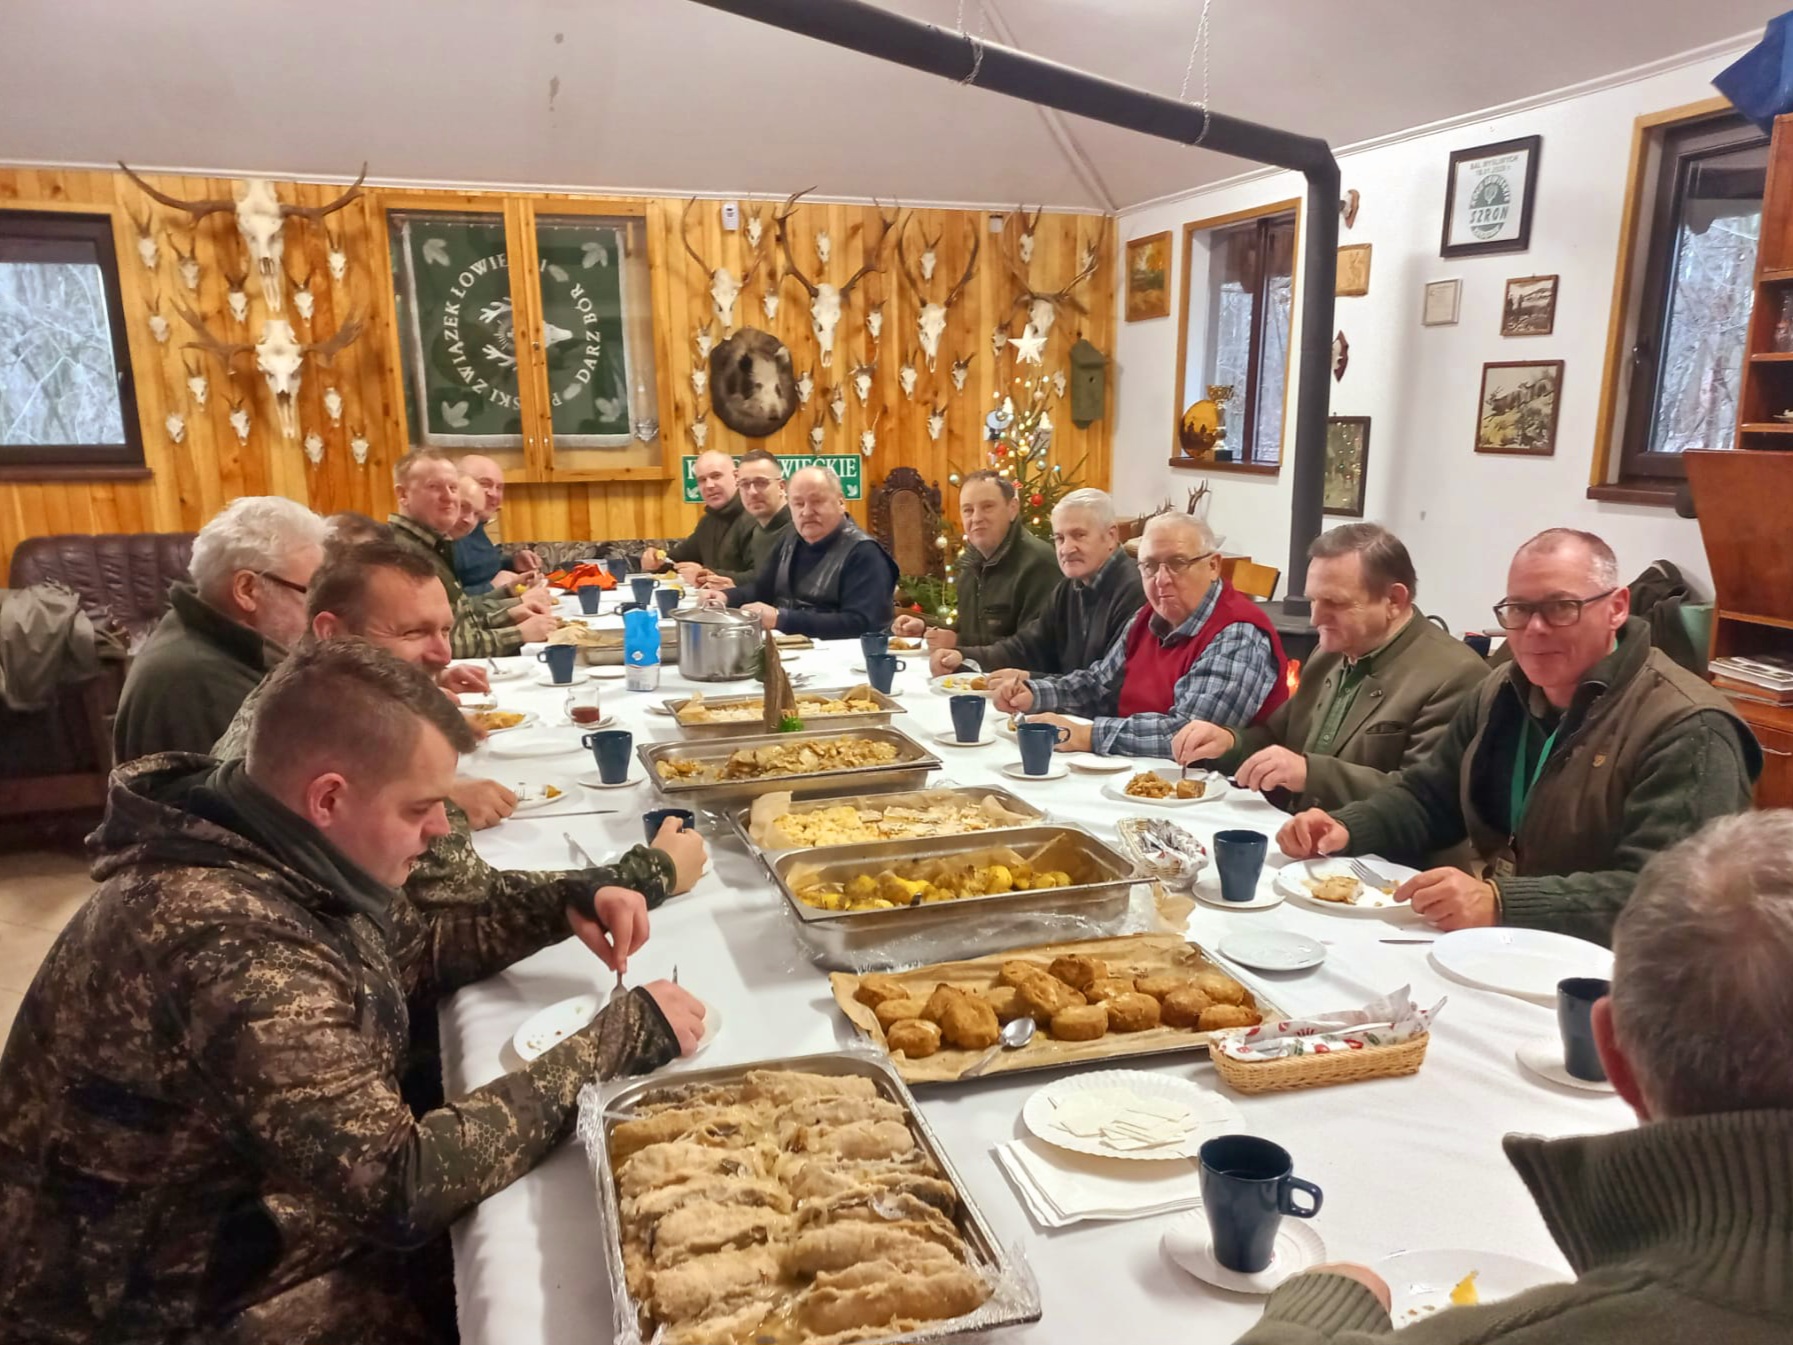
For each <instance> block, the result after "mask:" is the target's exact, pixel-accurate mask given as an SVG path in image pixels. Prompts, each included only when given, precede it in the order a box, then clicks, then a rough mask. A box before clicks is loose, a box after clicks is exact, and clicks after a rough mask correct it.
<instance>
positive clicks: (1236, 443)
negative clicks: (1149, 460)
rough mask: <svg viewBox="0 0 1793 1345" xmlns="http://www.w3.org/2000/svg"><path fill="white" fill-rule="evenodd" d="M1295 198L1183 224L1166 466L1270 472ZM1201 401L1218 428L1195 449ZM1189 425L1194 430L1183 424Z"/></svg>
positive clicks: (1285, 375)
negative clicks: (1172, 440)
mask: <svg viewBox="0 0 1793 1345" xmlns="http://www.w3.org/2000/svg"><path fill="white" fill-rule="evenodd" d="M1294 204H1295V203H1294V202H1280V203H1278V204H1276V205H1273V206H1268V207H1265V208H1264V209H1262V210H1260V211H1253V212H1247V213H1246V214H1244V215H1233V216H1226V217H1223V218H1221V219H1218V220H1198V221H1196V222H1195V223H1193V224H1189V225H1185V226H1184V230H1183V237H1184V268H1183V312H1182V333H1181V338H1180V342H1179V345H1180V357H1179V359H1178V362H1177V363H1178V369H1177V415H1178V444H1177V456H1174V457H1173V458H1172V463H1173V465H1178V466H1200V467H1202V468H1204V469H1206V468H1209V467H1216V468H1220V469H1222V470H1225V469H1227V468H1228V467H1229V466H1231V467H1232V468H1233V469H1235V470H1243V471H1252V472H1262V473H1275V472H1276V471H1277V470H1278V469H1279V468H1280V466H1281V463H1282V439H1283V419H1284V409H1285V403H1286V400H1287V394H1288V380H1289V334H1290V328H1291V325H1292V320H1293V315H1294V297H1295V253H1296V247H1297V228H1296V215H1295V209H1294ZM1204 399H1207V400H1210V401H1212V402H1213V403H1214V404H1215V407H1216V413H1217V414H1216V415H1215V417H1214V418H1216V419H1217V420H1218V422H1219V430H1220V432H1219V434H1218V436H1217V437H1216V438H1215V439H1214V442H1213V446H1212V449H1211V450H1208V449H1205V448H1204V447H1203V444H1202V441H1203V439H1204V438H1205V437H1206V436H1205V435H1204V434H1203V433H1202V432H1201V431H1202V424H1203V413H1202V412H1201V411H1200V410H1194V411H1193V413H1192V408H1196V407H1197V405H1198V403H1200V402H1202V401H1203V400H1204ZM1191 427H1193V428H1191Z"/></svg>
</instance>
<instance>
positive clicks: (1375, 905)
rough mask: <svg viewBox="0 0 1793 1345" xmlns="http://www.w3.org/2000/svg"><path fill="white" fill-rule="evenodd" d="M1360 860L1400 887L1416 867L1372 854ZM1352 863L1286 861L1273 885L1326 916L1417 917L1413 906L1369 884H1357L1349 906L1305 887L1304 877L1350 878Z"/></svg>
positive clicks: (1316, 860)
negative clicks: (1389, 860)
mask: <svg viewBox="0 0 1793 1345" xmlns="http://www.w3.org/2000/svg"><path fill="white" fill-rule="evenodd" d="M1362 860H1363V862H1364V863H1365V864H1367V865H1369V866H1370V868H1371V869H1373V870H1375V871H1376V872H1377V873H1379V874H1381V875H1382V876H1383V877H1384V878H1387V879H1388V880H1389V881H1390V882H1392V883H1394V884H1395V885H1396V886H1397V887H1399V886H1400V885H1401V884H1402V883H1404V882H1406V881H1407V880H1408V879H1409V878H1412V877H1415V876H1416V875H1417V874H1418V873H1419V870H1418V869H1410V868H1408V867H1406V865H1404V864H1391V863H1389V862H1388V860H1386V859H1378V858H1377V857H1376V856H1374V855H1364V856H1363V857H1362ZM1352 876H1353V874H1352V873H1351V865H1350V864H1349V862H1347V861H1346V860H1343V859H1303V860H1297V861H1296V862H1295V863H1293V864H1285V865H1283V867H1282V868H1281V869H1280V870H1279V871H1278V873H1277V875H1276V887H1277V890H1278V891H1280V892H1281V893H1282V894H1283V895H1284V896H1285V897H1292V898H1293V899H1294V900H1295V901H1296V902H1298V903H1299V904H1300V905H1303V906H1306V907H1308V908H1309V909H1310V910H1315V911H1325V912H1326V913H1327V914H1329V915H1359V916H1366V915H1367V916H1371V917H1375V918H1379V919H1384V920H1387V919H1407V920H1418V919H1419V917H1418V916H1416V915H1414V913H1413V908H1412V907H1410V906H1408V905H1407V904H1406V903H1405V902H1400V901H1396V900H1395V899H1394V898H1393V897H1391V896H1389V895H1388V894H1387V893H1386V892H1382V891H1379V890H1377V889H1376V888H1373V887H1371V886H1370V885H1369V884H1368V883H1359V885H1358V893H1357V900H1356V901H1355V902H1352V903H1351V904H1349V905H1346V904H1345V903H1343V902H1337V901H1321V900H1320V899H1319V898H1318V897H1316V896H1315V895H1314V894H1313V893H1312V892H1310V891H1309V890H1308V886H1307V880H1308V879H1310V878H1312V879H1314V880H1316V881H1318V880H1320V879H1324V878H1334V877H1342V878H1350V877H1352Z"/></svg>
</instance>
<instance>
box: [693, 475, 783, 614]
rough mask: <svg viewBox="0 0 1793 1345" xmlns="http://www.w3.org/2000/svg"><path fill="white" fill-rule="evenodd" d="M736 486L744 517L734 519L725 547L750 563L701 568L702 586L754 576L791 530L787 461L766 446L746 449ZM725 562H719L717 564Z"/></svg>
mask: <svg viewBox="0 0 1793 1345" xmlns="http://www.w3.org/2000/svg"><path fill="white" fill-rule="evenodd" d="M735 489H736V490H737V491H738V492H739V493H740V497H741V517H740V518H738V519H736V520H735V526H734V528H733V529H732V532H731V536H730V537H729V538H728V539H727V544H726V545H725V546H724V547H723V551H724V553H725V554H728V553H738V554H740V555H742V556H745V557H746V559H747V564H746V565H745V566H743V567H742V568H740V569H738V570H730V569H714V570H712V569H704V570H701V571H699V572H698V576H697V582H698V584H699V585H700V586H701V587H703V588H733V587H734V586H735V585H736V584H741V583H745V582H746V581H747V580H749V579H751V578H753V576H754V575H756V574H758V573H759V568H760V566H761V565H763V564H765V563H766V558H767V557H768V556H770V555H771V554H772V552H773V551H774V550H775V549H776V548H777V546H778V544H779V542H781V541H782V540H784V535H785V534H786V533H787V532H789V531H790V530H791V507H790V505H789V504H788V503H786V500H785V493H784V464H783V463H781V462H779V460H778V459H777V458H776V457H774V456H773V455H772V454H770V453H768V452H766V450H765V449H763V448H754V449H749V450H748V451H747V452H745V453H743V454H742V455H741V465H740V466H739V467H737V468H736V469H735ZM722 563H723V562H721V561H718V562H717V564H718V565H721V564H722Z"/></svg>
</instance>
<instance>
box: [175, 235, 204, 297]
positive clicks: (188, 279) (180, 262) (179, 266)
mask: <svg viewBox="0 0 1793 1345" xmlns="http://www.w3.org/2000/svg"><path fill="white" fill-rule="evenodd" d="M168 246H169V248H170V249H171V250H172V251H173V253H174V269H175V270H177V271H179V272H180V276H181V284H183V285H185V286H186V287H187V292H188V293H189V294H191V293H192V292H193V291H194V290H196V289H198V288H199V257H198V256H197V253H198V252H199V244H198V242H197V241H195V242H194V244H193V250H192V251H191V252H182V251H181V245H180V244H179V243H177V242H175V241H174V235H173V234H169V235H168Z"/></svg>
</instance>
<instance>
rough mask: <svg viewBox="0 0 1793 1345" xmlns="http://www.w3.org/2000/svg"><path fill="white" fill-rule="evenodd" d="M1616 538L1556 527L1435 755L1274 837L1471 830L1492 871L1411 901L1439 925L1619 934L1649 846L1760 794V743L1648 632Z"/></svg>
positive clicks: (1395, 852) (1444, 883)
mask: <svg viewBox="0 0 1793 1345" xmlns="http://www.w3.org/2000/svg"><path fill="white" fill-rule="evenodd" d="M1630 612H1631V595H1630V593H1629V591H1628V590H1627V589H1625V588H1624V587H1623V586H1622V585H1621V584H1620V583H1619V565H1618V560H1617V558H1616V557H1615V556H1614V555H1613V553H1612V548H1611V547H1609V546H1607V544H1606V543H1605V542H1603V541H1601V540H1600V539H1599V538H1598V537H1595V536H1594V535H1593V534H1591V533H1586V532H1577V531H1574V530H1572V529H1569V528H1552V529H1550V530H1548V531H1546V532H1541V533H1539V534H1538V535H1537V536H1536V537H1534V538H1532V539H1531V540H1530V541H1529V542H1527V543H1526V544H1525V545H1524V546H1522V547H1520V548H1519V552H1518V554H1517V555H1516V556H1514V557H1513V563H1512V566H1511V568H1510V569H1509V570H1508V572H1507V596H1506V598H1505V599H1503V600H1502V601H1501V602H1499V603H1497V604H1496V605H1495V608H1494V614H1495V618H1496V620H1498V621H1499V622H1500V625H1501V628H1502V629H1503V630H1505V631H1506V632H1507V638H1508V640H1509V642H1510V643H1511V645H1512V650H1513V662H1512V663H1511V664H1510V665H1508V666H1507V667H1505V668H1503V669H1501V670H1500V671H1498V672H1496V673H1495V674H1494V675H1493V676H1492V677H1490V678H1489V679H1488V680H1487V682H1485V683H1484V684H1483V686H1482V688H1481V690H1480V691H1479V692H1478V693H1477V694H1476V695H1475V696H1474V697H1472V698H1470V699H1469V700H1467V701H1465V702H1464V704H1463V707H1462V708H1461V709H1460V710H1459V711H1458V713H1457V717H1456V718H1455V719H1454V720H1453V721H1452V723H1451V726H1450V729H1449V731H1448V732H1447V733H1446V734H1445V736H1444V738H1443V739H1442V740H1441V741H1440V742H1439V744H1438V746H1437V747H1436V748H1435V749H1434V750H1433V752H1432V753H1431V754H1430V755H1429V756H1427V757H1426V759H1425V760H1423V761H1421V762H1419V763H1417V764H1415V765H1414V766H1412V767H1410V768H1409V769H1408V770H1406V771H1404V772H1403V773H1402V775H1401V778H1400V779H1399V780H1397V781H1396V782H1394V783H1393V784H1391V785H1389V786H1387V787H1386V788H1384V789H1381V790H1379V791H1378V792H1377V793H1375V794H1373V795H1372V796H1370V797H1369V798H1367V799H1363V800H1361V801H1359V802H1357V803H1352V804H1349V805H1347V806H1346V807H1344V808H1341V809H1339V810H1338V812H1337V813H1335V814H1328V813H1326V812H1323V811H1321V810H1319V809H1310V810H1309V811H1307V812H1303V813H1298V814H1297V815H1296V816H1295V817H1293V818H1291V819H1290V820H1289V822H1288V823H1287V824H1286V825H1285V826H1284V827H1283V829H1282V831H1281V832H1280V833H1279V834H1278V836H1277V841H1278V843H1279V844H1280V845H1281V846H1282V848H1283V850H1284V851H1285V852H1286V853H1287V854H1289V855H1291V856H1293V857H1294V858H1296V859H1311V858H1314V857H1316V856H1319V855H1341V854H1342V855H1361V854H1378V855H1385V856H1387V857H1388V858H1390V859H1393V860H1408V861H1417V862H1420V863H1423V862H1424V860H1423V856H1425V855H1428V854H1432V853H1434V852H1436V851H1439V850H1443V849H1445V848H1447V847H1449V846H1451V845H1454V844H1456V843H1458V842H1460V841H1462V840H1464V839H1467V840H1468V841H1469V843H1470V846H1471V847H1472V849H1473V850H1474V851H1475V852H1476V855H1477V857H1478V863H1477V865H1476V867H1477V870H1478V874H1477V875H1471V874H1468V873H1464V872H1463V871H1462V870H1460V869H1453V868H1434V869H1428V870H1427V871H1425V872H1424V873H1421V874H1420V875H1419V876H1418V877H1415V878H1412V879H1410V880H1409V881H1407V882H1406V883H1404V884H1402V885H1401V887H1400V888H1398V889H1397V890H1396V892H1395V898H1396V899H1397V900H1399V901H1406V902H1411V903H1412V905H1413V909H1414V910H1415V911H1416V912H1418V913H1419V914H1420V915H1421V916H1423V917H1424V918H1425V919H1426V920H1427V921H1428V922H1429V923H1430V924H1433V925H1435V926H1437V927H1438V928H1439V929H1442V930H1447V931H1448V930H1458V929H1472V928H1476V927H1479V926H1486V925H1495V924H1507V925H1517V926H1523V927H1527V928H1532V929H1547V930H1555V931H1558V932H1560V933H1564V934H1572V935H1575V936H1577V937H1579V938H1584V939H1592V940H1594V941H1596V942H1599V943H1608V942H1609V941H1610V940H1611V937H1612V927H1613V922H1614V920H1616V919H1617V918H1618V915H1619V912H1620V911H1621V910H1623V909H1624V906H1625V903H1626V902H1627V901H1628V900H1629V899H1630V897H1631V892H1632V889H1633V887H1634V886H1635V885H1636V882H1637V875H1638V872H1639V870H1641V869H1642V868H1643V866H1644V864H1645V863H1646V862H1647V861H1648V860H1649V858H1650V857H1651V856H1652V855H1654V854H1656V853H1658V852H1659V851H1662V850H1666V849H1667V848H1668V847H1670V846H1672V845H1675V844H1676V843H1678V842H1679V841H1681V840H1683V839H1685V838H1686V837H1688V836H1690V835H1692V834H1693V833H1694V832H1695V831H1698V830H1699V829H1700V827H1701V826H1702V825H1704V824H1705V823H1706V822H1708V821H1710V820H1711V819H1713V818H1715V817H1721V816H1724V815H1726V814H1728V813H1739V812H1743V811H1745V810H1747V809H1748V808H1749V806H1750V790H1751V786H1752V783H1753V782H1754V780H1755V777H1756V776H1757V775H1758V774H1759V773H1760V772H1761V768H1762V753H1761V749H1760V748H1759V747H1758V746H1757V744H1756V740H1755V738H1754V737H1753V736H1752V735H1751V733H1750V731H1749V729H1748V727H1747V726H1745V725H1744V723H1743V721H1742V720H1741V719H1739V718H1738V717H1737V716H1736V714H1734V713H1733V712H1732V710H1731V709H1730V707H1729V705H1728V704H1727V703H1726V702H1725V700H1724V698H1723V697H1722V696H1720V695H1719V694H1718V693H1717V692H1715V691H1713V690H1712V688H1711V687H1709V686H1708V685H1707V684H1706V682H1705V681H1704V680H1702V679H1701V678H1699V677H1696V676H1695V675H1694V674H1692V673H1690V672H1687V671H1685V670H1684V669H1682V668H1680V667H1679V666H1677V665H1676V664H1675V663H1674V661H1673V660H1671V659H1669V658H1668V657H1667V656H1665V655H1664V654H1663V653H1662V652H1661V651H1660V650H1657V649H1654V648H1652V647H1651V645H1650V637H1649V631H1648V628H1647V627H1646V626H1645V624H1644V623H1643V622H1642V621H1640V620H1638V619H1636V618H1634V617H1632V616H1631V615H1630Z"/></svg>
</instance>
